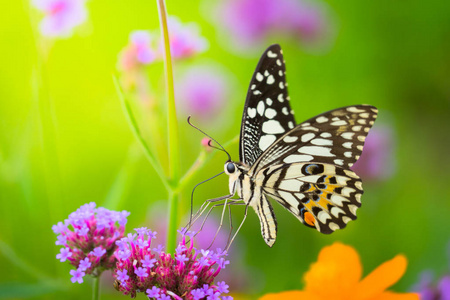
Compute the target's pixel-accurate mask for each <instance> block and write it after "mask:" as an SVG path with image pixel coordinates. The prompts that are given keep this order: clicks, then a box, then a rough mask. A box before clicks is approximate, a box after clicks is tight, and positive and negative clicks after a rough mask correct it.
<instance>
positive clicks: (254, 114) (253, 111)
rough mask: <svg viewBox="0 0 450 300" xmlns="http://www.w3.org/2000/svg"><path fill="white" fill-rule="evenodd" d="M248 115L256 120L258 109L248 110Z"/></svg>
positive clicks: (250, 108)
mask: <svg viewBox="0 0 450 300" xmlns="http://www.w3.org/2000/svg"><path fill="white" fill-rule="evenodd" d="M247 115H248V116H249V117H250V118H254V117H255V116H256V108H252V107H249V108H247Z"/></svg>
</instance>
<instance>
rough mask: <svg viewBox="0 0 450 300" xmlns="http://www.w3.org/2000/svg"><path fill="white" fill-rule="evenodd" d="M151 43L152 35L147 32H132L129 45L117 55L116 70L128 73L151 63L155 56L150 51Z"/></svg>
mask: <svg viewBox="0 0 450 300" xmlns="http://www.w3.org/2000/svg"><path fill="white" fill-rule="evenodd" d="M151 42H152V35H151V34H150V32H149V31H147V30H135V31H132V32H131V33H130V37H129V44H128V45H127V46H126V47H125V48H124V49H123V50H122V51H121V52H120V54H119V66H118V68H119V69H120V70H123V71H130V70H133V69H136V68H138V67H139V66H142V65H148V64H150V63H151V62H153V61H154V60H155V59H156V56H157V55H156V52H155V51H154V50H153V49H152V45H151Z"/></svg>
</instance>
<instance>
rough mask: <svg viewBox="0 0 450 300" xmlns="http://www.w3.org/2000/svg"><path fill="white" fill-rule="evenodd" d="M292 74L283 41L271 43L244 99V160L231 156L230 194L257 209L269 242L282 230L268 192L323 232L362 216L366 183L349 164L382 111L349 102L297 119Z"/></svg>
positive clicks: (229, 171)
mask: <svg viewBox="0 0 450 300" xmlns="http://www.w3.org/2000/svg"><path fill="white" fill-rule="evenodd" d="M285 81H286V78H285V66H284V61H283V57H282V51H281V48H280V46H279V45H272V46H270V47H269V48H268V49H267V50H266V51H265V52H264V54H263V56H262V57H261V59H260V61H259V64H258V66H257V68H256V71H255V74H254V75H253V78H252V81H251V84H250V89H249V92H248V95H247V100H246V102H245V108H244V115H243V120H242V125H241V135H240V138H241V139H240V159H241V162H239V163H236V162H231V161H227V162H226V163H225V173H226V174H227V175H229V189H230V194H231V195H234V194H235V193H237V194H238V196H239V197H240V198H241V199H242V201H243V202H244V203H245V204H246V205H248V206H251V207H252V208H253V209H254V210H255V212H256V214H257V215H258V217H259V220H260V223H261V233H262V235H263V237H264V240H265V241H266V243H267V245H269V246H272V245H273V244H274V243H275V240H276V234H277V222H276V218H275V214H274V212H273V209H272V206H271V205H270V202H269V197H270V198H273V199H275V200H276V201H277V202H279V203H280V204H281V205H283V206H284V207H285V208H286V209H287V210H289V211H290V212H291V213H292V214H294V215H295V216H296V217H297V218H298V219H299V220H300V221H301V222H303V223H304V224H305V225H307V226H308V227H311V228H315V229H317V230H318V231H319V232H322V233H332V232H334V231H335V230H337V229H341V228H344V227H345V226H346V225H347V223H348V222H349V221H350V220H354V219H356V210H357V209H358V208H359V207H360V206H361V195H362V194H363V190H362V183H361V179H360V178H359V177H358V175H357V174H355V173H354V172H353V171H351V170H350V167H351V166H352V165H353V164H354V163H355V162H356V161H357V160H358V158H359V157H360V155H361V152H362V150H363V147H364V141H365V138H366V136H367V134H368V132H369V130H370V128H371V127H372V125H373V124H374V122H375V119H376V117H377V113H378V111H377V109H376V108H375V107H373V106H370V105H354V106H347V107H342V108H338V109H335V110H332V111H329V112H326V113H323V114H320V115H318V116H316V117H314V118H311V119H309V120H307V121H305V122H303V123H301V124H299V125H297V126H296V125H295V120H294V116H293V112H292V111H291V108H290V105H289V97H288V94H287V88H286V85H287V84H286V82H285Z"/></svg>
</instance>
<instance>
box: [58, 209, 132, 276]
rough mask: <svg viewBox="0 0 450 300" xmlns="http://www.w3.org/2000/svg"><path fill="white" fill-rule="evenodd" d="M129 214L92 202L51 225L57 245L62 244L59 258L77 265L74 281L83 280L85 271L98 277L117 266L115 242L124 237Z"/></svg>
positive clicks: (72, 271) (73, 272)
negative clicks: (56, 235)
mask: <svg viewBox="0 0 450 300" xmlns="http://www.w3.org/2000/svg"><path fill="white" fill-rule="evenodd" d="M129 214H130V213H129V212H127V211H122V212H117V211H111V210H108V209H105V208H103V207H98V208H96V204H95V203H94V202H91V203H89V204H85V205H83V206H81V207H80V208H79V209H77V210H76V211H75V212H73V213H71V214H70V215H69V218H68V219H66V220H64V223H63V222H59V223H58V224H57V225H54V226H53V227H52V229H53V231H54V232H55V233H56V234H58V237H57V239H58V241H57V244H59V245H61V246H63V248H61V250H60V253H59V254H57V255H56V258H57V259H59V260H60V261H61V262H64V261H66V260H68V261H69V262H70V264H72V265H73V266H75V267H76V268H77V270H76V271H75V270H71V271H70V274H71V275H72V276H73V277H72V282H75V281H77V282H79V283H82V282H83V279H82V278H83V276H84V275H85V274H92V275H93V276H99V275H100V273H101V272H102V271H103V270H107V269H112V268H113V267H114V265H115V256H114V255H113V252H114V250H115V249H116V248H117V246H116V241H117V240H120V239H121V238H122V237H123V232H124V231H125V224H126V222H127V216H128V215H129ZM69 225H70V226H71V227H72V228H73V230H70V229H69ZM80 280H81V281H80Z"/></svg>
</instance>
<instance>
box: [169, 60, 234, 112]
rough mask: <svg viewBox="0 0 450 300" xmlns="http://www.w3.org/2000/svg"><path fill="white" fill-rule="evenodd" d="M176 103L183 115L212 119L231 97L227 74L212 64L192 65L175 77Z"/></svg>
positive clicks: (230, 84) (229, 81) (230, 86)
mask: <svg viewBox="0 0 450 300" xmlns="http://www.w3.org/2000/svg"><path fill="white" fill-rule="evenodd" d="M177 83H178V85H177V90H176V94H177V99H178V100H177V104H178V105H179V107H180V110H181V111H182V112H183V113H184V114H185V115H193V116H194V117H195V118H201V119H203V120H214V119H215V118H217V115H218V113H219V112H220V111H221V110H223V107H224V105H225V104H226V103H227V101H228V99H230V97H231V93H230V91H231V90H232V89H233V88H232V82H231V80H230V77H229V76H228V74H227V73H226V72H225V71H224V70H223V69H222V68H220V67H216V66H213V65H201V66H194V67H191V68H189V69H188V70H186V72H184V73H183V74H182V76H180V77H178V78H177Z"/></svg>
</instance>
